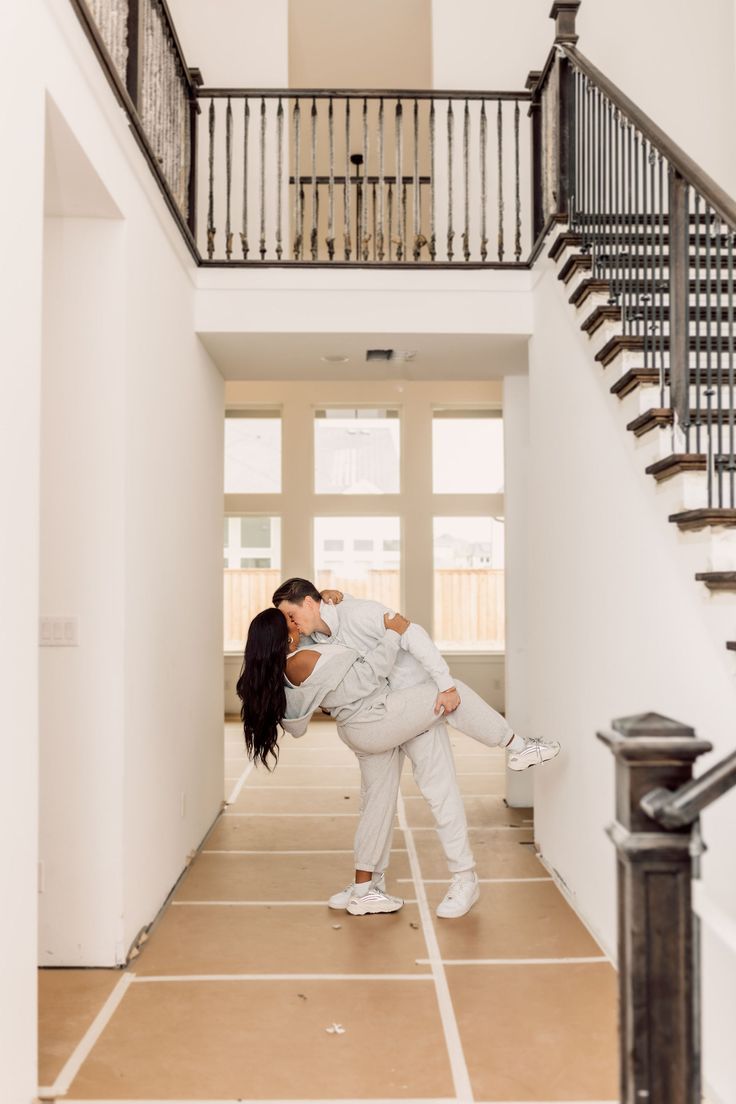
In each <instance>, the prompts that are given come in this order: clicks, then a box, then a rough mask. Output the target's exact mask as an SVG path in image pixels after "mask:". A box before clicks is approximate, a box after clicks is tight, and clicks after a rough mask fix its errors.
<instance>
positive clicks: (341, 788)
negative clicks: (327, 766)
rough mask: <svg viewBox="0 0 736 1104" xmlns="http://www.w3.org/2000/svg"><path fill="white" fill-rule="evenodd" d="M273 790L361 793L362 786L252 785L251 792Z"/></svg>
mask: <svg viewBox="0 0 736 1104" xmlns="http://www.w3.org/2000/svg"><path fill="white" fill-rule="evenodd" d="M272 790H355V791H356V792H357V793H360V786H294V785H292V786H251V788H250V793H254V792H261V791H263V792H265V793H271V791H272Z"/></svg>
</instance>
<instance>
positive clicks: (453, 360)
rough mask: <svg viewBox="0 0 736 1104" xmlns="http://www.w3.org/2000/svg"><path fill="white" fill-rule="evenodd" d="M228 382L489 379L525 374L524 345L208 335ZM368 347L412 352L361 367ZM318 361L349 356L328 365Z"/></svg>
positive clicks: (390, 337) (508, 338) (457, 339)
mask: <svg viewBox="0 0 736 1104" xmlns="http://www.w3.org/2000/svg"><path fill="white" fill-rule="evenodd" d="M199 338H200V341H201V342H202V344H203V345H204V347H205V349H206V350H207V352H208V353H209V354H210V356H211V357H212V359H213V361H214V362H215V364H216V365H217V367H218V368H219V370H220V372H221V373H222V375H223V377H224V378H225V379H227V380H385V379H404V380H453V379H456V380H486V379H500V378H502V377H503V376H510V375H523V374H524V373H525V372H526V371H527V341H528V339H527V338H526V337H524V336H518V335H515V334H514V335H507V334H376V333H369V334H359V333H357V334H356V333H354V334H334V333H332V334H331V333H323V334H319V333H302V334H293V333H289V334H274V333H247V334H239V333H238V334H233V333H205V334H200V335H199ZM366 349H397V350H399V349H400V350H415V351H416V357H415V358H414V360H413V361H411V362H408V363H399V362H385V361H370V362H368V361H366V359H365V353H366ZM323 356H347V357H349V358H350V359H349V361H348V362H347V363H346V364H329V363H325V361H323V360H322V357H323Z"/></svg>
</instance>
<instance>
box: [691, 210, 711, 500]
mask: <svg viewBox="0 0 736 1104" xmlns="http://www.w3.org/2000/svg"><path fill="white" fill-rule="evenodd" d="M704 214H705V226H704V228H703V229H704V233H705V304H704V308H703V309H702V310H698V311H697V313H696V316H695V325H696V327H697V328H698V329H699V328H700V325H701V318H702V315H703V314H705V385H706V388H707V391H708V392H710V395H711V398H712V396H713V391H714V389H713V333H712V329H711V304H712V301H713V288H712V280H713V257H712V255H711V234H712V231H711V219H712V216H713V211H712V208H711V207H710V204H708V203H706V205H705V211H704ZM707 425H708V454H709V457H710V463H709V465H708V505H709V506H712V505H713V468H712V466H711V464H712V455H713V447H712V446H713V437H714V434H713V428H714V427H713V421H712V411H711V410H710V409H709V416H708V423H707Z"/></svg>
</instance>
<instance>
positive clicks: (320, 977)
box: [135, 973, 432, 1104]
mask: <svg viewBox="0 0 736 1104" xmlns="http://www.w3.org/2000/svg"><path fill="white" fill-rule="evenodd" d="M169 981H432V974H430V973H425V974H420V973H417V974H139V975H137V976H136V978H135V982H136V985H141V984H149V983H154V982H155V983H159V982H161V983H162V982H169ZM371 1104H372V1102H371Z"/></svg>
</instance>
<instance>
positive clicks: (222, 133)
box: [71, 0, 569, 268]
mask: <svg viewBox="0 0 736 1104" xmlns="http://www.w3.org/2000/svg"><path fill="white" fill-rule="evenodd" d="M71 3H72V5H73V6H74V8H75V10H76V12H77V14H78V16H79V19H80V21H81V23H82V25H83V27H84V29H85V31H86V33H87V36H88V38H89V39H90V42H91V43H92V45H93V47H94V49H95V51H96V52H97V54H98V56H99V58H100V61H101V62H102V65H103V68H104V70H105V72H106V74H107V77H108V79H109V81H110V83H111V85H112V87H113V89H114V91H115V94H116V95H117V97H118V99H119V100H120V103H121V104H122V106H123V107H124V108H125V110H126V112H127V114H128V117H129V121H130V126H131V129H132V131H133V133H134V135H135V138H136V140H137V142H138V144H139V146H140V148H141V150H142V152H143V154H144V156H145V157H146V160H147V161H148V164H149V166H150V168H151V170H152V172H153V173H154V175H155V176H156V180H157V183H158V185H159V187H160V189H161V192H162V193H163V195H164V198H165V199H166V202H167V204H168V206H169V209H170V210H171V213H172V214H173V216H174V218H175V219H176V221H177V223H178V224H179V227H180V229H181V231H182V233H183V235H184V237H185V239H186V242H187V244H188V246H189V248H190V250H191V252H192V255H193V256H194V258H195V260H196V261H197V263H198V264H218V265H219V264H223V265H224V264H230V265H251V264H255V265H259V264H260V265H263V264H269V265H287V264H288V265H302V264H308V265H314V264H326V265H353V266H370V265H381V266H401V267H404V266H409V265H414V266H427V267H439V266H446V265H452V266H457V267H476V266H477V267H489V268H490V267H500V266H503V267H519V266H522V267H528V265H529V263H530V260H531V259H532V258H533V256H534V255H535V252H534V247H535V243H536V244H537V246H538V243H539V238H540V233H541V231H542V229H543V227H544V223H545V220H546V218H547V217H548V216H549V215H551V214H556V213H557V206H558V203H557V196H558V195H559V194H560V189H559V187H558V186H557V181H556V179H554V172H553V173H552V174H551V173H550V166H554V165H555V164H557V162H556V161H555V156H556V155H555V149H556V143H557V127H556V125H555V123H554V120H555V119H558V118H559V103H558V100H557V98H556V97H557V92H558V90H559V82H557V81H556V73H557V66H558V62H557V60H556V59H554V58H553V63H552V64H551V65H549V66H548V67H547V70H546V71H545V72H546V77H545V81H544V82H543V85H544V87H543V88H541V89H537V90H534V89H533V88H532V86H528V87H527V88H525V89H520V90H518V91H505V92H498V91H469V92H462V91H456V90H452V91H427V90H417V91H410V90H403V89H402V90H400V91H399V90H376V89H370V90H357V89H348V90H340V89H333V90H326V89H246V88H242V89H232V88H231V89H227V88H225V89H223V88H208V89H202V88H201V87H200V86H201V76H200V74H199V71H198V70H196V69H190V68H189V67H188V66H187V63H186V60H185V58H184V54H183V51H182V49H181V45H180V43H179V39H178V37H177V34H176V29H175V27H174V24H173V21H172V19H171V15H170V13H169V10H168V7H167V4H166V0H71ZM558 6H559V5H558ZM562 6H563V7H566V5H562ZM567 6H569V5H567ZM543 165H545V166H546V168H545V169H544V172H542V167H543Z"/></svg>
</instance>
